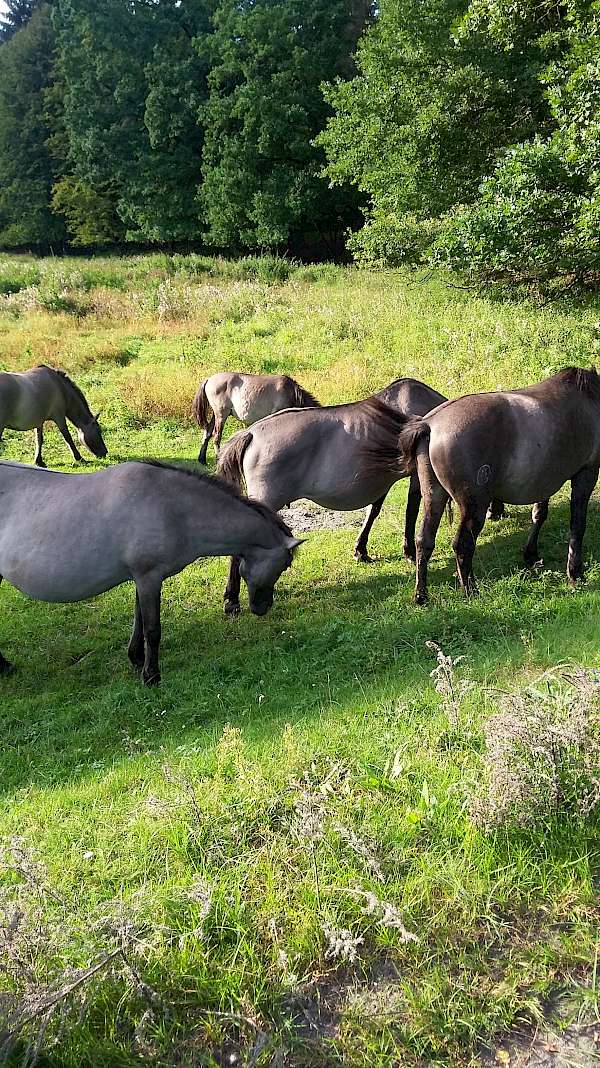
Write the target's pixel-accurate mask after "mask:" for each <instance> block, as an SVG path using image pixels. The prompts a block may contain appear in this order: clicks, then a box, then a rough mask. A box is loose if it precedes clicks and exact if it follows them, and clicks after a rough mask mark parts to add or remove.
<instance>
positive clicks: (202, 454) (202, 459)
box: [198, 415, 215, 466]
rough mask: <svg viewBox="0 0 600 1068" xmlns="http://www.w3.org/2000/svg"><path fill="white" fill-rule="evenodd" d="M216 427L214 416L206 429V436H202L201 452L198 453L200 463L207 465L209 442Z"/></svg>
mask: <svg viewBox="0 0 600 1068" xmlns="http://www.w3.org/2000/svg"><path fill="white" fill-rule="evenodd" d="M214 429H215V417H214V415H213V416H212V418H211V420H210V423H209V424H208V426H207V427H205V429H204V437H203V438H202V444H201V446H200V452H199V453H198V463H199V464H204V466H206V454H207V452H208V443H209V441H210V439H211V437H212V432H213V430H214Z"/></svg>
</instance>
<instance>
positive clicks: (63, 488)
mask: <svg viewBox="0 0 600 1068" xmlns="http://www.w3.org/2000/svg"><path fill="white" fill-rule="evenodd" d="M0 497H1V498H2V509H0V581H2V578H6V579H7V580H8V581H9V582H11V583H12V585H13V586H16V587H17V589H19V590H21V591H22V592H23V593H25V594H27V596H29V597H33V598H35V599H36V600H39V601H51V602H71V601H82V600H85V599H86V598H88V597H95V596H97V594H99V593H104V591H105V590H109V589H112V587H113V586H118V585H120V584H121V583H123V582H134V583H135V587H136V598H135V616H134V622H133V632H132V635H131V640H130V642H129V649H128V653H129V659H130V661H131V663H132V664H133V666H134V668H136V670H138V671H140V672H141V673H142V678H143V681H144V682H145V683H147V684H148V685H153V684H155V683H157V682H159V681H160V669H159V664H158V649H159V645H160V637H161V625H160V597H161V589H162V584H163V582H164V580H165V579H166V578H168V577H169V576H170V575H176V574H178V573H179V572H180V571H182V570H183V568H184V567H187V566H188V564H191V563H193V561H194V560H197V559H198V558H199V557H204V556H224V555H226V556H230V555H232V554H234V555H235V556H236V557H237V558H238V559H240V560H241V565H240V566H241V573H242V577H243V578H244V580H245V582H246V583H247V585H248V591H249V594H250V608H251V610H252V611H253V612H254V613H255V614H256V615H260V616H262V615H264V614H265V612H268V610H269V608H270V607H271V605H272V603H273V587H274V585H275V583H276V582H277V580H278V578H279V576H280V575H281V574H282V572H283V571H284V570H285V569H286V568H288V567H289V566H290V565H291V563H292V559H293V555H294V552H295V549H296V547H297V546H298V545H299V544H300V542H299V541H298V540H297V539H296V538H294V537H293V535H292V532H291V530H290V529H289V528H288V527H287V526H286V525H285V523H284V522H283V520H281V519H280V518H279V516H276V515H273V514H272V513H271V512H270V511H269V509H268V508H266V507H265V506H264V505H263V504H257V503H254V502H252V501H248V500H247V499H246V498H244V497H240V495H239V494H238V493H236V491H235V490H234V489H233V488H232V487H231V486H229V485H227V483H225V482H223V481H222V480H221V479H218V478H212V477H210V476H209V475H205V474H201V473H200V472H199V471H193V472H192V471H190V470H189V469H186V468H180V467H175V466H173V465H172V464H163V463H159V462H157V461H142V462H131V463H124V464H119V465H118V466H117V467H107V468H104V470H102V471H95V472H93V473H92V474H88V475H72V474H65V473H64V472H61V471H40V470H38V469H37V468H35V467H29V466H28V465H27V464H16V463H10V462H4V463H0ZM4 616H5V613H4ZM11 666H12V665H11V664H9V662H8V661H7V660H5V659H4V657H3V656H2V654H1V653H0V674H7V673H8V672H9V671H10V670H11Z"/></svg>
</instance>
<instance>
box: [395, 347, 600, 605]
mask: <svg viewBox="0 0 600 1068" xmlns="http://www.w3.org/2000/svg"><path fill="white" fill-rule="evenodd" d="M400 448H401V451H400V455H399V456H398V466H399V467H400V468H401V469H402V470H406V469H407V468H408V470H410V471H411V472H413V477H414V472H415V471H416V472H417V473H418V476H419V481H420V485H421V492H422V494H423V502H424V516H423V523H422V526H421V530H420V532H419V536H418V538H417V542H416V548H417V582H416V590H415V600H416V601H417V603H418V604H423V603H425V602H426V600H427V563H428V561H429V558H430V556H431V553H432V551H433V548H434V545H435V537H436V533H437V529H438V526H439V522H440V519H441V516H442V512H443V510H444V507H445V505H446V502H447V500H448V497H449V496H450V497H453V498H454V500H455V501H456V503H457V504H458V506H459V509H460V526H459V528H458V532H457V534H456V537H455V538H454V542H453V548H454V552H455V555H456V562H457V565H458V576H459V579H460V583H461V586H462V588H463V590H464V591H465V593H467V594H468V593H470V592H471V591H473V590H474V589H475V578H474V575H473V555H474V552H475V546H476V543H477V537H478V535H479V534H480V533H481V530H482V528H483V525H484V522H485V517H486V510H487V508H488V506H489V504H490V501H491V500H492V498H494V497H496V498H500V499H501V500H503V501H507V502H508V503H512V504H533V511H532V526H531V530H530V533H529V537H528V539H527V543H526V545H525V548H524V553H523V555H524V558H525V563H526V564H527V565H531V564H533V563H534V562H535V561H536V560H537V558H538V536H539V532H540V528H541V526H542V524H543V523H544V522H545V520H546V517H547V515H548V500H549V498H550V497H551V496H552V495H553V494H554V493H556V492H557V491H558V490H559V489H560V487H561V486H562V485H563V483H565V482H567V481H569V480H570V482H571V532H570V538H569V553H568V561H567V574H568V577H569V581H570V582H571V584H575V583H576V582H577V580H578V579H580V578H582V576H583V562H582V541H583V535H584V533H585V526H586V517H587V507H588V502H589V499H590V496H591V493H592V490H593V489H594V486H595V485H596V481H597V478H598V470H599V466H600V376H599V375H598V374H597V373H596V370H595V369H594V368H592V370H590V371H586V370H583V369H582V368H580V367H568V368H566V369H565V370H564V371H560V372H559V373H558V374H556V375H553V376H552V378H547V379H545V380H544V381H543V382H538V383H537V384H536V385H534V386H528V387H527V388H525V389H515V390H510V391H506V392H496V393H476V394H473V395H471V396H466V397H460V398H458V399H457V400H452V401H447V402H446V403H445V404H442V405H440V406H439V407H438V408H436V409H434V411H432V412H429V414H428V415H426V416H425V417H424V418H421V419H416V420H414V421H413V422H411V423H410V424H409V425H408V426H407V428H406V430H405V431H404V432H403V433H402V435H401V437H400Z"/></svg>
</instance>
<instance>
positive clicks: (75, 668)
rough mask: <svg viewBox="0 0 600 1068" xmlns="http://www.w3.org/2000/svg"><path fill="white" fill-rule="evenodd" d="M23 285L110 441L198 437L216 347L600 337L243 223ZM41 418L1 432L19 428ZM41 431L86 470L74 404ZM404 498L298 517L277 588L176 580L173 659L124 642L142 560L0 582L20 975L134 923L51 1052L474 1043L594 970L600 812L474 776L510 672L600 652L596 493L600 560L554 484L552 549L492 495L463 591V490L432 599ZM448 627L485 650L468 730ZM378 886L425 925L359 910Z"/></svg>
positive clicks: (234, 359) (560, 360)
mask: <svg viewBox="0 0 600 1068" xmlns="http://www.w3.org/2000/svg"><path fill="white" fill-rule="evenodd" d="M32 286H33V287H35V288H34V289H33V290H32V288H31V287H32ZM0 292H3V293H4V294H6V295H5V296H4V297H1V298H0V341H1V344H2V352H3V354H4V356H3V359H4V366H5V367H6V368H8V369H10V368H13V369H16V368H23V367H26V366H30V365H31V364H33V363H35V362H39V361H40V360H42V359H44V360H48V361H50V362H54V363H56V364H58V365H62V366H65V367H66V368H67V369H68V370H69V371H70V372H71V373H72V374H73V375H74V377H75V378H76V380H77V382H78V383H79V384H80V385H81V386H82V387H83V389H84V391H85V392H86V394H87V395H88V397H89V399H90V402H91V404H92V406H93V408H94V410H95V409H97V408H101V409H102V417H101V421H102V424H103V427H104V428H105V436H106V440H107V444H108V447H109V452H110V461H111V462H117V461H119V460H124V459H127V458H129V457H136V456H147V455H151V456H159V457H165V458H169V459H191V458H193V457H194V456H195V454H196V452H197V444H198V434H197V431H196V430H195V429H194V428H193V426H192V425H191V421H190V415H189V407H190V402H191V396H192V394H193V390H194V388H195V384H197V382H198V381H199V380H200V379H201V378H202V377H204V376H206V374H208V373H210V372H211V371H213V370H216V369H222V368H225V367H229V368H236V369H237V368H239V369H247V370H253V371H259V370H265V371H275V370H278V371H287V372H289V373H291V374H294V375H295V376H296V377H298V378H299V380H300V381H301V382H302V383H303V384H304V385H305V386H307V387H308V388H309V389H311V390H313V391H314V392H315V393H316V395H317V396H318V397H319V398H320V399H321V400H323V401H327V402H330V403H334V402H337V401H341V400H345V399H347V398H355V397H359V396H361V395H364V394H365V393H368V392H371V391H374V390H375V389H378V388H380V387H381V386H383V385H384V384H386V383H387V382H388V381H390V380H391V379H392V378H394V377H396V376H398V375H401V374H409V375H415V376H417V377H420V378H422V379H424V380H425V381H427V382H429V383H430V384H432V385H433V386H435V387H437V388H439V389H440V390H442V391H443V392H445V393H448V394H456V393H459V392H466V391H473V390H477V389H485V388H495V387H496V386H502V387H510V386H513V385H519V384H522V383H526V382H530V381H532V380H534V379H536V378H539V377H541V376H543V375H544V374H548V373H552V372H553V371H554V370H556V369H557V368H559V367H560V366H563V365H565V364H567V363H589V361H590V360H592V359H593V358H594V356H595V354H596V353H597V349H598V345H599V334H598V319H599V318H600V316H599V308H598V305H597V304H596V305H594V303H593V302H592V303H590V304H589V305H588V306H586V307H581V306H579V307H569V306H568V305H558V306H546V307H542V308H540V307H536V306H535V305H533V304H531V305H528V304H524V303H521V304H516V303H499V302H495V301H492V300H489V299H486V298H485V297H482V296H477V295H475V294H473V293H470V292H469V293H467V292H464V291H462V290H459V289H454V288H451V287H449V286H448V285H447V284H446V282H445V281H444V280H443V279H440V278H433V279H426V280H423V279H418V278H417V277H415V276H411V275H409V274H406V275H405V274H402V273H400V272H389V273H380V274H377V273H372V274H371V273H367V272H359V271H356V270H353V269H349V268H348V269H341V268H335V267H329V266H325V267H318V268H301V267H296V266H295V265H293V264H292V265H290V264H286V263H285V262H284V264H283V266H282V263H281V261H275V263H274V265H271V266H269V263H268V262H264V261H260V260H257V259H253V258H251V257H248V258H247V259H246V260H245V261H243V262H242V263H241V264H237V265H236V264H228V263H226V262H225V261H211V260H206V259H204V258H200V257H189V258H186V257H180V256H174V257H167V256H164V255H160V256H158V255H157V256H152V257H137V258H136V257H132V258H130V259H128V260H123V261H109V260H100V261H89V262H88V261H68V262H66V263H65V262H63V261H36V262H34V261H28V260H26V259H16V258H11V259H6V260H4V261H0ZM23 293H25V294H28V295H29V296H28V297H27V299H26V300H25V299H23V302H22V303H21V304H19V303H18V298H19V297H20V296H22V294H23ZM40 293H41V300H38V297H39V295H40ZM15 294H16V296H15ZM229 429H230V430H232V429H233V426H231V427H230V428H229ZM32 449H33V443H32V441H31V440H30V436H29V435H17V434H14V433H10V432H7V434H6V437H5V441H4V445H3V452H2V456H3V458H10V459H20V460H29V459H30V458H31V456H32ZM45 449H46V460H47V462H48V463H49V464H52V465H53V466H57V467H60V468H63V469H65V470H71V467H70V464H69V463H68V453H67V451H66V448H65V446H64V444H63V442H62V439H60V438H59V435H58V432H56V431H54V430H51V429H49V430H48V434H47V438H46V446H45ZM90 469H92V465H91V464H90V465H89V467H88V468H87V470H90ZM405 499H406V486H405V484H403V483H401V484H399V485H398V486H397V487H396V488H395V490H394V491H393V493H392V494H391V495H390V498H389V502H388V504H387V505H386V507H385V509H384V511H383V513H382V516H381V518H380V520H379V521H378V524H377V525H376V527H375V530H374V533H373V535H372V548H373V551H374V553H375V555H376V557H377V562H376V563H375V564H374V565H373V566H371V567H365V566H359V565H357V564H356V563H355V562H354V561H353V560H352V558H351V547H352V542H353V532H352V531H351V530H347V531H346V530H342V531H336V532H329V531H315V532H313V533H311V534H310V535H308V537H307V541H306V543H305V544H304V546H303V547H302V549H301V550H300V552H299V553H298V555H297V559H296V561H295V563H294V566H293V569H292V570H291V571H290V572H287V573H286V574H285V575H284V576H283V577H282V579H281V581H280V583H279V584H278V587H277V592H276V601H275V605H274V608H273V610H272V612H271V613H270V614H269V615H268V616H267V617H266V618H265V619H264V620H257V619H256V618H255V617H253V616H251V615H250V614H249V613H248V612H247V611H245V612H244V613H243V614H242V616H241V617H240V618H239V619H235V620H230V619H225V618H224V616H223V614H222V607H221V602H222V590H223V586H224V582H225V575H226V568H227V563H226V561H225V560H214V561H205V562H200V563H198V564H196V565H195V566H193V567H191V568H189V569H188V570H187V571H186V572H185V573H184V574H182V575H180V576H178V577H177V578H175V579H173V580H172V581H170V582H169V583H167V584H166V586H165V592H164V600H163V646H162V658H161V659H162V672H163V680H164V681H163V683H162V685H161V686H160V688H159V689H158V690H156V691H151V690H145V689H144V688H143V687H141V686H140V684H139V682H138V681H137V679H136V678H134V677H133V676H132V675H131V674H130V672H129V670H128V664H127V659H126V654H125V648H126V643H127V638H128V630H129V626H130V622H131V616H132V610H133V603H132V601H133V599H132V590H131V589H130V588H128V587H122V588H119V589H116V590H113V591H112V592H110V593H108V594H106V595H105V596H103V597H101V598H98V599H97V600H95V601H93V602H89V603H83V604H79V605H70V606H50V605H44V604H37V603H31V602H27V601H26V600H25V599H24V598H23V597H21V595H19V594H18V593H16V592H15V591H14V590H12V589H11V588H8V587H5V586H2V589H1V591H0V597H1V598H2V617H1V618H2V626H1V627H0V647H1V648H2V650H3V652H4V653H5V654H6V655H7V656H8V657H9V658H10V659H11V660H14V661H16V663H17V666H18V671H17V673H15V674H14V675H13V676H12V677H10V678H8V679H6V680H2V683H1V694H0V697H1V705H0V708H1V712H0V716H1V723H2V737H3V745H2V750H1V752H0V767H1V773H0V786H1V793H2V796H1V800H0V805H1V810H2V843H3V850H4V852H2V853H0V895H1V896H0V910H3V911H4V921H3V922H4V924H6V923H8V921H9V920H10V918H11V917H12V916H13V913H14V908H15V907H16V906H18V907H19V909H20V910H21V912H22V914H23V919H22V921H21V923H20V926H19V927H18V928H17V931H16V934H14V935H13V942H12V944H11V945H12V948H11V949H10V952H8V953H7V954H6V959H7V960H8V961H9V962H10V963H9V965H8V967H7V974H6V976H5V977H4V978H3V971H2V961H1V959H0V987H1V986H2V985H3V984H4V986H5V988H6V989H11V988H13V989H16V988H19V989H21V990H25V989H26V990H28V991H29V996H30V997H31V998H33V997H34V996H36V997H37V998H38V1002H36V1006H37V1008H38V1009H39V1000H40V998H43V996H44V992H45V991H47V988H48V987H49V988H50V989H52V990H55V989H56V987H57V985H58V986H60V985H62V984H64V985H65V988H66V987H68V986H69V984H72V983H73V982H74V979H75V978H76V977H77V976H78V975H79V973H78V972H77V969H80V968H84V967H87V966H88V965H90V964H94V963H95V962H102V961H103V960H104V959H105V958H106V957H108V956H109V955H110V954H112V953H113V952H114V951H116V950H117V949H119V947H121V948H122V950H123V952H122V953H119V954H118V955H117V956H115V957H114V959H112V961H107V963H106V966H105V967H103V968H102V969H101V970H100V971H99V972H98V973H97V974H96V975H95V976H93V977H91V978H90V979H89V980H88V981H86V982H84V983H82V985H81V987H80V988H78V989H77V990H76V991H75V992H74V993H73V995H72V996H69V997H67V998H65V1009H64V1012H63V1011H62V1010H60V1011H58V1012H57V1013H56V1014H55V1016H54V1017H53V1019H52V1022H51V1024H50V1026H49V1028H48V1031H47V1033H46V1035H45V1037H44V1041H43V1058H44V1059H43V1061H42V1063H44V1064H46V1065H52V1066H56V1068H58V1066H61V1068H62V1066H65V1068H66V1066H68V1068H71V1066H72V1068H75V1066H80V1065H90V1066H92V1065H93V1066H94V1068H98V1066H116V1065H123V1066H125V1065H135V1064H142V1063H143V1064H155V1065H161V1066H162V1065H164V1066H167V1065H169V1066H170V1065H206V1066H211V1065H221V1064H226V1063H242V1064H247V1065H250V1064H253V1065H257V1066H262V1065H268V1064H287V1065H296V1066H300V1065H302V1066H309V1065H311V1066H315V1068H316V1066H323V1065H337V1064H340V1065H341V1064H345V1065H356V1066H361V1068H367V1066H369V1068H371V1066H376V1068H384V1066H385V1068H388V1066H389V1068H391V1066H392V1065H398V1064H401V1065H411V1064H414V1065H417V1064H428V1065H429V1064H440V1065H442V1064H444V1065H449V1064H456V1065H458V1064H468V1063H470V1062H471V1060H472V1058H473V1056H474V1055H475V1051H476V1049H477V1045H478V1042H479V1041H481V1040H485V1039H489V1038H490V1037H491V1036H493V1034H495V1033H498V1032H500V1031H502V1029H504V1028H506V1027H508V1026H509V1025H510V1024H511V1023H512V1021H513V1020H514V1019H515V1018H522V1017H523V1016H527V1015H532V1014H533V1015H534V1016H535V1014H536V1013H537V1012H539V1011H540V1009H539V1006H540V1005H541V1003H542V1002H543V999H544V997H545V996H546V995H547V994H549V993H550V992H551V991H554V990H556V989H558V988H561V987H564V986H576V987H578V986H583V987H585V985H586V984H588V985H589V983H590V982H591V981H592V980H591V976H592V965H593V960H594V952H595V946H596V944H597V923H598V909H597V898H596V890H595V887H596V886H597V879H598V876H599V872H600V855H599V849H598V824H597V821H596V822H594V821H593V820H587V821H586V820H584V819H582V818H580V817H579V816H577V814H574V813H569V812H566V811H565V812H561V813H559V815H558V816H555V817H552V818H549V819H548V821H547V822H546V823H545V824H544V825H543V826H539V827H536V828H533V829H529V830H528V831H524V830H519V829H518V828H517V827H516V826H508V827H503V828H500V829H498V830H495V831H487V832H486V831H484V830H482V829H481V828H480V827H478V826H476V825H475V824H474V822H473V820H472V819H471V818H470V814H469V812H470V810H469V804H468V800H469V796H470V794H471V792H472V791H473V790H476V789H477V786H478V783H479V782H480V780H481V776H482V768H483V766H484V760H485V754H484V743H483V737H482V731H481V727H482V724H483V723H484V722H485V720H486V719H487V718H488V717H489V715H490V714H491V713H492V712H493V711H494V710H495V708H496V706H497V702H498V693H499V691H501V690H508V691H512V690H518V689H522V688H524V687H526V686H527V684H528V683H529V682H530V681H531V680H532V679H533V678H535V677H536V676H538V675H539V674H540V673H541V672H543V671H544V670H546V669H547V668H549V667H552V666H554V665H557V664H560V663H562V662H564V661H568V662H575V663H578V664H581V665H585V666H591V667H593V666H596V665H597V664H598V651H599V649H600V622H599V619H600V614H599V609H600V529H599V525H598V498H597V496H596V495H595V496H594V498H593V500H592V504H591V509H590V518H589V524H588V533H587V538H586V557H587V560H588V579H587V582H586V584H585V586H583V587H582V588H581V589H579V590H577V591H575V592H574V591H572V590H570V589H569V588H568V586H567V583H566V579H565V577H564V574H563V573H564V568H565V558H566V539H567V529H568V499H567V495H566V494H565V492H563V493H562V494H561V495H559V497H558V498H557V499H556V501H555V502H553V505H552V508H551V513H550V518H549V520H548V523H547V524H546V526H545V528H544V531H543V534H542V537H541V546H542V549H543V554H544V568H543V570H541V571H537V572H534V573H533V574H527V575H525V574H523V572H522V571H521V570H520V563H519V550H520V546H521V544H522V542H523V540H524V537H525V532H526V528H527V523H528V516H527V512H526V510H525V509H516V508H511V509H510V510H509V511H510V514H509V517H508V519H507V520H505V521H503V522H501V523H498V524H492V523H490V524H488V525H487V526H486V528H485V530H484V532H483V534H482V536H481V538H480V544H479V547H478V552H477V558H476V567H477V572H478V575H479V578H480V590H481V596H480V597H479V598H477V599H474V600H471V601H465V600H464V599H463V598H462V596H461V595H460V593H459V592H458V590H457V588H456V582H455V578H454V567H453V562H452V559H451V551H450V540H451V532H450V531H449V530H448V529H447V527H446V525H445V524H444V525H443V527H442V529H441V531H440V537H439V540H438V546H437V550H436V554H435V557H434V560H433V561H432V567H431V575H430V589H431V605H430V607H429V608H428V609H426V610H423V609H417V608H415V607H414V606H413V605H412V603H411V596H412V587H413V581H414V579H413V571H412V567H411V566H410V565H409V564H408V563H407V562H406V561H404V559H403V558H402V555H401V534H402V527H403V509H404V503H405ZM431 640H433V641H435V642H437V643H439V645H440V646H441V647H442V648H443V650H444V652H446V653H448V654H450V655H452V657H458V656H464V658H465V659H464V660H463V661H461V662H460V664H459V666H458V667H457V674H458V675H459V676H460V677H465V678H468V679H469V680H472V681H473V683H474V686H473V687H472V688H471V689H470V690H469V692H468V693H467V695H466V696H465V698H464V700H463V702H462V712H461V723H460V726H459V729H456V730H454V729H452V725H451V724H450V723H449V713H448V707H447V705H446V704H445V703H444V700H443V698H442V697H441V696H440V694H439V693H437V692H436V690H435V688H434V683H433V681H432V679H431V677H430V672H431V671H432V669H433V668H434V667H435V657H434V654H433V653H432V651H431V649H429V648H427V646H426V642H427V641H431ZM394 762H395V763H394ZM353 836H354V837H353ZM15 840H17V842H16V849H17V852H18V850H19V849H22V850H23V857H24V858H25V859H23V857H22V858H21V860H20V861H19V859H18V857H17V858H16V859H15V851H14V850H15ZM11 843H12V846H11ZM19 843H20V844H19ZM11 850H12V852H11ZM370 892H372V893H374V894H375V895H376V897H377V899H379V900H380V901H384V902H389V903H391V904H392V905H393V906H394V908H395V909H396V910H397V912H398V913H399V915H400V916H401V919H402V922H403V924H404V925H405V927H406V929H407V930H408V931H409V932H411V933H413V934H414V935H416V937H417V941H413V940H408V941H405V940H404V939H403V937H402V931H401V930H400V929H398V928H396V927H394V926H387V927H386V926H385V925H383V924H382V923H380V922H378V917H379V915H380V910H379V911H378V907H375V906H374V907H373V908H372V909H371V912H369V911H365V903H366V902H367V901H368V899H367V898H366V897H365V896H364V895H365V894H367V893H370ZM330 928H335V929H337V930H340V929H346V930H347V931H349V932H350V937H351V938H352V939H355V940H358V939H362V941H357V942H356V945H355V959H349V960H346V961H344V960H341V959H339V958H338V959H335V958H333V957H331V955H328V940H327V930H328V929H330ZM5 948H6V947H5ZM9 948H10V947H9ZM349 953H350V956H351V957H352V956H354V953H352V952H350V951H349ZM30 1004H33V1002H30ZM42 1018H43V1017H42V1015H41V1014H38V1016H37V1017H36V1019H35V1021H34V1023H33V1025H32V1026H31V1027H30V1028H29V1030H27V1029H26V1031H25V1032H24V1037H23V1042H22V1043H21V1045H19V1046H17V1048H16V1049H15V1050H14V1052H13V1054H12V1061H11V1063H13V1062H14V1064H15V1065H16V1064H19V1063H20V1062H21V1060H22V1059H23V1056H24V1051H25V1045H26V1042H27V1040H28V1038H29V1037H30V1036H31V1034H36V1033H38V1032H39V1030H40V1021H41V1019H42ZM61 1018H62V1023H63V1026H62V1029H61V1025H60V1021H61ZM0 1030H1V1028H0ZM231 1058H234V1059H233V1060H232V1059H231ZM277 1058H279V1059H277Z"/></svg>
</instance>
